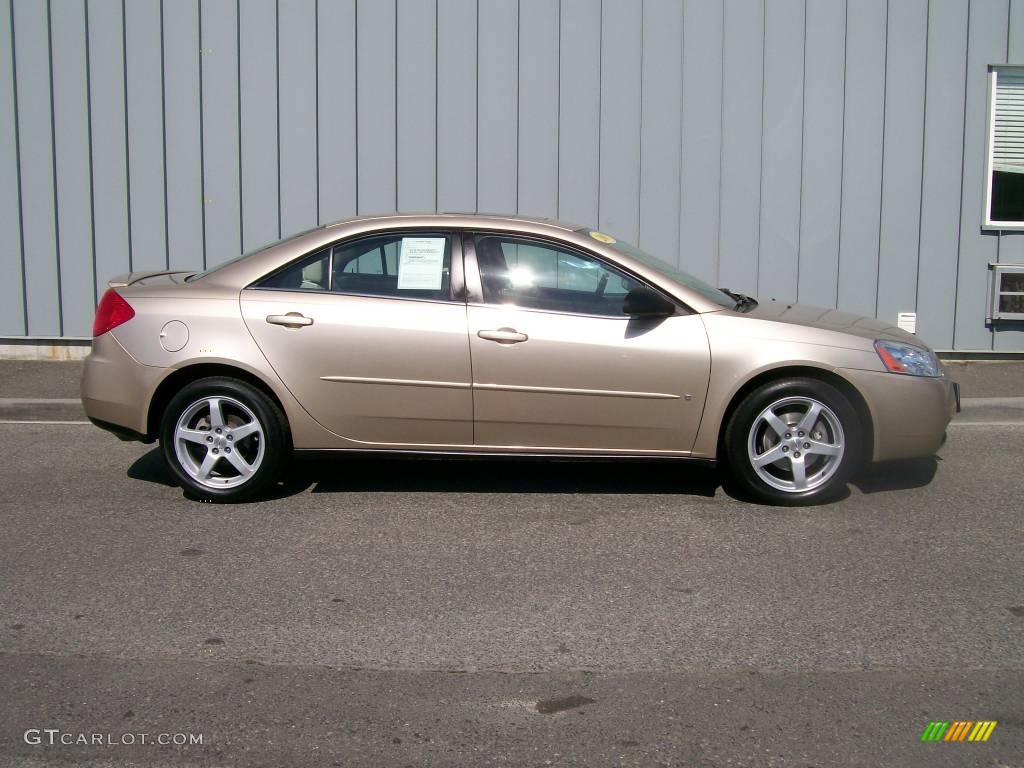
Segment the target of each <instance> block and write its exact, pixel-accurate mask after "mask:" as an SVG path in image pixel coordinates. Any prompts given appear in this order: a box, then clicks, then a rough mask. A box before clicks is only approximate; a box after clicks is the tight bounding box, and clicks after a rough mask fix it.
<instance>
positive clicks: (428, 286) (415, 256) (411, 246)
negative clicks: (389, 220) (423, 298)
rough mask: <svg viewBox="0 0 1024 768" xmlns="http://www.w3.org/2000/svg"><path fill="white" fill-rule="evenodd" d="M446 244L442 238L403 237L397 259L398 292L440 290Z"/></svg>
mask: <svg viewBox="0 0 1024 768" xmlns="http://www.w3.org/2000/svg"><path fill="white" fill-rule="evenodd" d="M446 242H447V241H446V239H445V238H443V237H403V238H402V251H401V254H400V255H399V258H398V290H400V291H439V290H441V284H442V278H443V274H442V273H443V272H444V248H445V244H446Z"/></svg>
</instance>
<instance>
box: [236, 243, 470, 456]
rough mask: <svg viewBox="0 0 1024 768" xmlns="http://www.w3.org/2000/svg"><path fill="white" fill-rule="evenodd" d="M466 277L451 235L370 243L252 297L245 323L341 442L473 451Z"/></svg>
mask: <svg viewBox="0 0 1024 768" xmlns="http://www.w3.org/2000/svg"><path fill="white" fill-rule="evenodd" d="M453 263H455V264H456V269H454V270H453V269H452V264H453ZM461 275H462V269H461V248H460V246H459V238H458V237H457V236H456V235H453V234H452V233H450V232H436V231H429V232H428V231H424V232H399V233H388V234H383V235H375V236H371V237H361V238H358V239H355V240H351V241H346V242H344V243H341V244H339V245H337V246H334V247H333V248H326V249H324V250H322V251H319V252H317V253H313V254H310V255H308V256H306V257H304V258H302V259H299V260H298V261H296V262H293V263H292V264H291V265H289V266H288V267H286V268H284V269H282V270H279V271H278V272H276V273H275V274H272V275H270V276H269V277H268V278H266V279H264V280H263V281H261V282H259V283H257V284H256V285H254V286H252V287H249V288H247V289H245V290H244V291H242V295H241V305H242V314H243V316H244V318H245V322H246V325H247V326H248V328H249V330H250V332H251V333H252V335H253V337H254V338H255V339H256V342H257V344H259V346H260V348H261V349H262V350H263V353H264V354H265V355H266V357H267V359H268V360H269V362H270V364H271V365H272V366H273V368H274V370H275V371H276V372H277V374H278V375H279V376H280V377H281V379H282V380H283V381H284V383H285V385H286V386H287V387H288V389H289V390H290V391H291V392H292V394H293V395H294V396H295V398H296V400H298V401H299V403H301V404H302V406H303V407H304V408H305V409H306V410H307V411H308V412H309V413H310V414H311V415H312V416H313V418H315V419H316V420H317V421H318V422H320V424H322V425H323V426H324V427H326V428H327V429H329V430H330V431H332V432H334V433H335V434H338V435H340V436H342V437H345V438H349V439H351V440H354V441H358V442H360V443H365V444H368V445H372V446H380V447H388V448H401V447H405V446H424V445H426V446H437V445H440V446H445V445H471V444H472V442H473V422H472V418H473V405H472V392H471V377H470V362H469V343H468V338H467V330H466V308H465V303H464V301H463V299H462V298H459V299H455V298H453V297H454V295H456V294H455V291H456V286H457V285H461V281H462V278H461ZM459 295H460V296H461V294H459Z"/></svg>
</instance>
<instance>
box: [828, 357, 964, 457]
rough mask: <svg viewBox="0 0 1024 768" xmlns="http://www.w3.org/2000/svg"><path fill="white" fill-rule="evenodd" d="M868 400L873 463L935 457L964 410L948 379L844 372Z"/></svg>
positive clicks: (846, 370) (868, 372)
mask: <svg viewBox="0 0 1024 768" xmlns="http://www.w3.org/2000/svg"><path fill="white" fill-rule="evenodd" d="M841 373H842V375H843V376H845V377H846V378H847V379H848V380H849V381H850V382H851V383H852V384H853V385H854V386H855V387H856V388H857V389H858V390H859V391H860V393H861V394H862V395H863V396H864V400H865V402H866V403H867V406H868V410H869V411H870V412H871V422H872V426H873V428H874V445H873V446H872V454H871V458H872V460H873V461H888V460H890V459H909V458H916V457H920V456H931V455H932V454H934V453H935V452H936V451H937V450H938V449H939V448H940V447H941V446H942V443H943V441H944V440H945V433H946V427H947V426H948V425H949V422H950V420H951V419H952V418H953V415H954V414H955V413H956V412H957V411H958V410H959V407H960V405H959V387H958V386H957V385H956V384H955V383H954V382H952V381H950V380H949V379H948V378H946V377H945V376H940V377H938V378H928V377H924V376H901V375H899V374H895V373H883V372H877V371H861V370H853V369H844V370H842V371H841Z"/></svg>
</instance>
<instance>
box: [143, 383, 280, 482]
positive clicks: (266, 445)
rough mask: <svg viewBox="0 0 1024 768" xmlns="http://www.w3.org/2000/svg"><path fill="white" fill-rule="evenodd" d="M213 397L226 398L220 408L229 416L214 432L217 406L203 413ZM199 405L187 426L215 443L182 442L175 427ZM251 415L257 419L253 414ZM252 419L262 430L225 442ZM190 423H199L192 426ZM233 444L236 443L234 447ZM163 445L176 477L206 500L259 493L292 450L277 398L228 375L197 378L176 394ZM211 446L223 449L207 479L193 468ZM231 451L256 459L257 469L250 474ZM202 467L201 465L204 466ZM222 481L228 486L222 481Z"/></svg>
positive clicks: (166, 415)
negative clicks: (238, 465)
mask: <svg viewBox="0 0 1024 768" xmlns="http://www.w3.org/2000/svg"><path fill="white" fill-rule="evenodd" d="M211 397H218V398H226V399H225V400H222V401H219V402H221V408H220V409H219V410H221V411H222V413H223V416H224V418H223V421H224V422H225V424H224V427H223V434H221V433H217V434H214V433H215V429H214V426H213V423H214V422H213V420H212V409H211V408H209V407H207V409H206V414H207V415H206V416H204V415H203V413H202V406H201V401H204V400H205V399H207V398H211ZM197 408H198V409H199V411H198V413H197V414H196V415H193V416H190V417H189V418H188V421H187V422H186V423H185V424H183V426H187V427H189V428H190V429H191V431H193V432H202V434H203V435H206V437H205V440H207V441H210V442H211V445H204V444H202V443H196V444H192V443H184V442H183V443H182V444H181V446H177V445H176V443H175V433H176V431H177V428H178V423H179V420H181V419H183V418H186V417H187V416H189V414H192V413H195V412H196V409H197ZM246 409H247V410H248V412H246ZM250 416H252V417H254V419H250V418H249V417H250ZM251 420H254V421H256V422H258V425H259V430H260V431H259V432H256V433H251V434H250V435H248V436H244V437H242V438H241V439H240V440H239V441H238V443H237V444H236V443H233V442H230V443H225V442H224V441H225V440H227V439H229V438H230V437H231V434H230V430H231V429H232V428H234V429H238V430H239V431H241V428H242V427H243V426H245V425H246V424H247V423H248V422H249V421H251ZM232 422H234V423H235V426H234V427H232V426H231V423H232ZM190 424H195V426H194V427H191V426H190ZM207 432H209V434H208V435H207V434H206V433H207ZM214 440H216V442H213V441H214ZM214 445H219V446H220V448H219V449H215V448H214V447H212V446H214ZM232 445H234V446H235V448H234V449H232V448H231V447H230V446H232ZM160 448H161V450H162V451H163V455H164V460H165V461H166V462H167V465H168V467H169V468H170V470H171V472H172V473H173V475H174V477H175V478H176V479H177V480H178V482H180V483H181V485H182V486H183V487H184V488H185V490H186V491H187V492H188V493H189V495H191V496H194V497H196V498H198V499H201V500H203V501H217V502H236V501H243V500H246V499H251V498H253V497H255V496H258V495H259V494H260V493H262V492H264V491H265V490H266V489H267V488H269V487H270V486H271V485H272V484H273V483H275V482H276V481H277V479H278V478H279V476H280V474H281V472H282V471H283V469H284V468H285V466H286V465H287V463H288V460H289V459H290V457H291V452H292V450H291V435H290V432H289V429H288V421H287V419H286V418H285V415H284V413H282V411H281V409H280V407H278V405H277V403H275V402H274V401H273V400H272V399H270V398H269V397H268V396H267V395H266V394H264V393H263V392H262V391H260V390H259V389H257V388H256V387H254V386H252V385H251V384H248V383H246V382H244V381H240V380H238V379H232V378H228V377H223V376H212V377H209V378H205V379H198V380H196V381H193V382H192V383H191V384H187V385H185V386H184V387H183V388H182V389H181V390H179V391H178V393H177V394H176V395H175V396H174V397H173V398H171V401H170V402H169V403H168V404H167V408H166V409H165V410H164V413H163V417H162V418H161V421H160ZM179 448H180V449H181V450H185V451H186V452H187V456H186V457H185V461H186V462H187V463H189V464H191V466H192V470H190V469H188V468H186V466H185V465H183V463H182V457H181V456H179ZM207 451H212V452H213V453H218V457H216V458H212V459H211V461H212V462H213V467H214V468H213V470H212V471H211V472H207V477H208V480H209V481H208V482H207V483H203V482H199V481H198V480H197V479H196V477H193V472H195V470H196V465H197V464H201V462H202V460H203V459H205V458H207V453H206V452H207ZM232 452H234V459H238V458H239V457H242V460H243V462H244V463H246V464H250V466H252V465H255V470H253V471H251V474H248V476H247V479H246V475H244V474H243V473H242V472H241V471H239V470H238V469H236V468H235V466H234V464H233V463H232V462H231V461H228V459H229V458H232V457H230V456H228V455H227V454H231V453H232ZM250 462H251V463H250ZM198 469H199V470H201V469H202V466H200V467H198ZM218 483H221V484H224V485H225V487H218Z"/></svg>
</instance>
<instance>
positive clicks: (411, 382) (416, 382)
mask: <svg viewBox="0 0 1024 768" xmlns="http://www.w3.org/2000/svg"><path fill="white" fill-rule="evenodd" d="M320 380H321V381H334V382H338V383H340V384H384V385H388V384H391V385H395V386H401V387H443V388H446V389H469V388H470V387H472V386H473V385H472V384H470V383H469V382H468V381H430V380H428V379H377V378H373V377H370V376H321V377H320Z"/></svg>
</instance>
